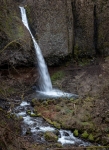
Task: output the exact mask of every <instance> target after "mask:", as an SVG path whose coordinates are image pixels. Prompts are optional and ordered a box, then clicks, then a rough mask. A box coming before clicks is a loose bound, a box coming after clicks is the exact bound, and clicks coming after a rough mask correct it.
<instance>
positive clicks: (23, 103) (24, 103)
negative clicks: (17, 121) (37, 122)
mask: <svg viewBox="0 0 109 150" xmlns="http://www.w3.org/2000/svg"><path fill="white" fill-rule="evenodd" d="M27 105H30V104H29V103H27V102H26V101H23V102H22V103H21V104H20V106H27Z"/></svg>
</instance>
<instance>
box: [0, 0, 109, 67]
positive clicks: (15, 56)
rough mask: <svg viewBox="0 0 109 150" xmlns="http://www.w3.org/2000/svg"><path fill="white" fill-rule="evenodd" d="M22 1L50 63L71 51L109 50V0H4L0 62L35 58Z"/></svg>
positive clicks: (24, 61) (0, 10) (30, 61)
mask: <svg viewBox="0 0 109 150" xmlns="http://www.w3.org/2000/svg"><path fill="white" fill-rule="evenodd" d="M19 5H23V6H24V7H25V9H26V11H27V16H28V22H29V25H30V28H31V31H32V33H33V34H34V36H35V38H36V40H37V41H38V43H39V46H40V47H41V50H42V53H43V55H44V57H45V58H47V62H48V64H49V65H53V64H56V63H60V60H61V59H60V58H62V59H64V57H65V56H67V55H69V54H70V53H73V54H74V55H75V56H77V57H78V56H82V57H84V56H85V55H88V56H93V55H98V54H103V55H108V54H109V29H108V24H109V10H108V7H109V0H105V1H102V0H55V1H52V0H37V1H35V0H10V1H8V0H0V65H4V64H10V65H18V66H19V65H29V64H33V63H34V60H35V54H34V48H33V43H32V41H31V38H30V35H29V33H28V31H27V29H26V28H25V27H24V26H23V24H22V21H21V15H20V9H19V8H18V6H19Z"/></svg>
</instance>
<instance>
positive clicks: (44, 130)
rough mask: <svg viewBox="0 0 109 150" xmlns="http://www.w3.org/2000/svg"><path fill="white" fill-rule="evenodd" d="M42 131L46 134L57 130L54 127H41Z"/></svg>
mask: <svg viewBox="0 0 109 150" xmlns="http://www.w3.org/2000/svg"><path fill="white" fill-rule="evenodd" d="M40 130H41V131H43V132H46V131H55V128H53V127H50V126H48V127H40Z"/></svg>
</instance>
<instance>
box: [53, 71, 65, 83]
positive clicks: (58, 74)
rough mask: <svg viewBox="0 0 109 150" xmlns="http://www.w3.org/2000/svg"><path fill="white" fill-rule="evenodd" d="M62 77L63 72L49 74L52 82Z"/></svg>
mask: <svg viewBox="0 0 109 150" xmlns="http://www.w3.org/2000/svg"><path fill="white" fill-rule="evenodd" d="M63 77H64V72H63V71H58V72H56V73H54V74H53V75H52V76H51V80H52V82H55V81H57V80H60V79H62V78H63Z"/></svg>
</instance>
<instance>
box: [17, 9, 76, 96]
mask: <svg viewBox="0 0 109 150" xmlns="http://www.w3.org/2000/svg"><path fill="white" fill-rule="evenodd" d="M19 8H20V10H21V17H22V22H23V24H24V25H25V26H26V28H27V29H28V31H29V33H30V35H31V37H32V40H33V43H34V48H35V52H36V57H37V61H38V66H39V74H40V85H39V87H40V91H38V93H39V94H41V95H43V96H45V97H47V96H48V97H77V95H75V94H71V93H65V92H62V91H60V90H56V89H53V88H52V83H51V79H50V76H49V73H48V69H47V66H46V63H45V61H44V58H43V55H42V53H41V49H40V47H39V45H38V44H37V42H36V40H35V38H34V36H33V34H32V33H31V31H30V28H29V25H28V20H27V16H26V11H25V8H24V7H19Z"/></svg>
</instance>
